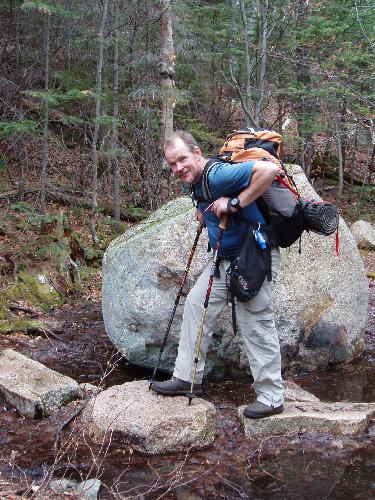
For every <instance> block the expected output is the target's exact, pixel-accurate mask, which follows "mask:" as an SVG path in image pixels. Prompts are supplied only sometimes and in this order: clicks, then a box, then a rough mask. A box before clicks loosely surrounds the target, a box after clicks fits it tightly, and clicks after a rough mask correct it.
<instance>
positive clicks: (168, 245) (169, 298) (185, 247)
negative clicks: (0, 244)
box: [103, 166, 368, 377]
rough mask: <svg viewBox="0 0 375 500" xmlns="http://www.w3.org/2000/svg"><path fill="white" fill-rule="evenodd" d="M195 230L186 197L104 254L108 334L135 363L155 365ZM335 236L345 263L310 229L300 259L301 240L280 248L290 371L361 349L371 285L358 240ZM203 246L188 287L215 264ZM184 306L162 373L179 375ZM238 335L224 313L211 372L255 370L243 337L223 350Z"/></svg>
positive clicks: (329, 240) (283, 333) (296, 173)
mask: <svg viewBox="0 0 375 500" xmlns="http://www.w3.org/2000/svg"><path fill="white" fill-rule="evenodd" d="M290 171H291V173H292V175H293V178H294V181H295V183H296V185H297V186H298V189H299V190H300V192H301V194H302V195H303V197H305V198H308V199H311V198H314V199H319V196H318V195H317V194H316V193H315V191H314V190H313V188H312V187H311V185H310V184H309V183H308V181H307V179H306V177H305V175H304V174H303V172H302V170H301V168H300V167H296V166H293V167H291V168H290ZM195 228H196V226H195V222H194V209H193V208H192V203H191V201H190V200H189V199H188V198H180V199H177V200H174V201H172V202H170V203H168V204H167V205H165V206H164V207H162V208H161V209H159V210H158V211H157V212H155V213H154V214H153V216H152V217H150V218H149V219H148V220H147V221H145V222H143V223H141V224H139V225H138V226H136V227H134V228H132V229H131V230H129V231H127V232H126V233H125V234H123V235H122V236H120V237H119V238H117V239H116V240H114V241H113V242H112V243H111V245H110V246H109V248H108V249H107V251H106V253H105V255H104V259H103V316H104V322H105V328H106V331H107V333H108V336H109V338H110V339H111V341H112V342H113V343H114V345H115V346H116V347H117V348H118V349H119V350H120V351H121V352H122V353H123V355H124V356H125V358H126V359H127V360H129V361H130V362H132V363H135V364H137V365H141V366H145V367H150V368H151V367H153V366H154V365H155V363H156V360H157V355H158V352H159V349H160V346H161V344H162V341H163V338H164V334H165V331H166V328H167V324H168V320H169V318H170V314H171V311H172V309H173V305H174V301H175V297H176V294H177V291H178V288H179V282H180V279H181V276H182V274H183V272H184V269H185V265H186V260H187V257H188V255H189V251H190V248H191V245H192V242H193V240H194V236H195ZM339 234H340V254H339V257H337V256H336V252H335V235H332V236H330V237H324V236H320V235H317V234H314V233H305V234H304V235H303V237H302V253H301V254H299V252H298V243H295V244H294V245H292V247H291V248H290V249H282V250H281V259H282V264H281V272H280V274H279V277H278V282H277V285H276V290H275V307H276V322H277V329H278V333H279V336H280V341H281V348H282V357H283V366H284V369H286V370H288V371H289V372H290V373H293V372H301V371H312V370H316V369H322V368H324V367H326V366H328V365H330V364H339V363H344V362H347V361H349V360H351V359H353V358H354V357H356V356H358V355H359V354H360V353H361V352H362V350H363V345H364V323H365V320H366V312H367V303H368V284H367V279H366V275H365V271H364V267H363V263H362V260H361V257H360V254H359V252H358V248H357V245H356V242H355V239H354V237H353V236H352V234H351V232H350V231H349V229H348V227H347V226H346V224H345V222H344V221H343V220H342V219H340V230H339ZM206 242H207V241H206V235H205V234H203V235H202V237H201V241H200V243H199V244H198V248H197V251H196V255H195V257H194V259H193V264H192V267H191V272H190V276H189V279H188V281H187V284H186V291H188V290H189V289H190V287H191V286H192V284H193V283H194V282H195V280H196V278H197V276H198V275H199V274H200V272H201V271H202V269H203V267H204V266H205V265H206V264H207V262H209V256H208V254H207V252H206ZM183 303H184V300H183V298H182V299H181V301H180V305H179V306H178V308H177V313H176V316H175V320H174V323H173V326H172V330H171V333H170V336H169V339H168V343H167V347H166V349H165V352H164V355H163V358H162V363H161V368H162V369H164V370H166V371H172V370H173V366H174V360H175V357H176V352H177V345H178V338H179V329H180V324H181V319H182V311H183ZM202 306H203V304H202ZM232 335H233V333H232V326H231V312H230V308H228V309H227V311H225V312H224V313H223V315H222V317H221V319H220V320H219V322H218V326H217V330H216V331H215V333H214V335H213V339H212V344H211V350H210V351H209V354H208V358H207V363H206V373H207V374H213V375H215V376H216V377H220V376H223V375H225V376H230V377H243V374H244V372H245V371H247V372H249V367H248V362H247V358H246V355H245V352H244V348H243V343H242V340H241V336H240V335H238V337H236V338H234V339H233V340H232V342H231V343H230V347H229V348H227V346H228V342H229V340H230V339H231V338H232Z"/></svg>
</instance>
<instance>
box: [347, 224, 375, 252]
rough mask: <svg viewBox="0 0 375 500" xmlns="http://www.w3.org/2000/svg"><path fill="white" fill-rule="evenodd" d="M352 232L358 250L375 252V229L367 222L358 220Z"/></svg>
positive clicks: (352, 227) (351, 228)
mask: <svg viewBox="0 0 375 500" xmlns="http://www.w3.org/2000/svg"><path fill="white" fill-rule="evenodd" d="M350 231H351V232H352V234H353V236H354V238H355V240H356V242H357V245H358V248H363V249H365V250H375V227H374V226H373V225H372V224H370V222H366V221H365V220H357V222H354V224H352V225H351V227H350Z"/></svg>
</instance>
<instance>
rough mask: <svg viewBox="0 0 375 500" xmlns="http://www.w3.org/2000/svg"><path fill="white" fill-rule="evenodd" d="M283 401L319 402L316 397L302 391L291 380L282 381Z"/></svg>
mask: <svg viewBox="0 0 375 500" xmlns="http://www.w3.org/2000/svg"><path fill="white" fill-rule="evenodd" d="M284 399H285V401H306V402H307V401H320V399H319V398H318V397H316V396H314V394H312V393H311V392H309V391H306V390H305V389H302V387H300V386H299V385H297V384H296V383H295V382H293V381H292V380H284Z"/></svg>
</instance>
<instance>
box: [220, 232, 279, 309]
mask: <svg viewBox="0 0 375 500" xmlns="http://www.w3.org/2000/svg"><path fill="white" fill-rule="evenodd" d="M227 275H228V278H229V290H230V292H231V294H232V296H234V297H236V299H237V300H238V301H239V302H247V301H248V300H250V299H252V298H253V297H255V295H256V294H257V293H258V292H259V290H260V289H261V287H262V285H263V282H264V280H265V279H266V277H267V278H268V280H269V281H271V279H272V274H271V249H270V248H269V247H268V246H267V247H266V248H265V249H262V248H261V247H260V245H259V244H258V243H257V242H256V241H255V238H254V235H253V231H252V229H251V227H249V226H247V227H246V230H245V232H244V235H243V237H242V241H241V244H240V246H239V250H238V255H237V257H236V258H235V259H234V260H233V261H232V262H231V264H230V266H229V268H228V269H227Z"/></svg>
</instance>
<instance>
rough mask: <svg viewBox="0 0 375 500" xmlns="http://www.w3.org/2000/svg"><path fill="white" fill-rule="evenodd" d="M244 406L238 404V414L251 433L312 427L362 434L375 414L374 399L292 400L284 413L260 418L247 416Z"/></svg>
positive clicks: (252, 435) (260, 435) (278, 431)
mask: <svg viewBox="0 0 375 500" xmlns="http://www.w3.org/2000/svg"><path fill="white" fill-rule="evenodd" d="M244 408H245V406H240V407H239V408H238V418H239V420H240V421H241V423H242V425H243V427H244V431H245V435H246V436H248V437H264V436H270V435H278V434H294V433H297V432H309V431H316V432H330V433H332V434H337V435H352V434H360V433H362V432H364V431H365V429H366V428H367V426H368V425H369V423H370V420H371V419H372V418H374V416H375V403H322V402H291V403H285V404H284V408H285V410H284V412H283V413H280V414H278V415H272V416H270V417H267V418H260V419H251V418H247V417H245V416H244V415H243V410H244Z"/></svg>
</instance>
